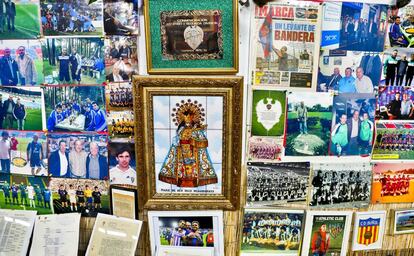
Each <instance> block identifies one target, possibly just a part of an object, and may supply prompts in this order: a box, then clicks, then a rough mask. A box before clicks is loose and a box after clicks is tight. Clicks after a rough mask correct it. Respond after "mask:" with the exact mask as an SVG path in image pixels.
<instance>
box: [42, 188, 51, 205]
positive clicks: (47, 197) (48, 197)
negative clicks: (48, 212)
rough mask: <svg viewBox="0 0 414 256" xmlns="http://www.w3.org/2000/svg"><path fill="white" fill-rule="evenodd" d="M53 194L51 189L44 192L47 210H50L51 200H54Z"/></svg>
mask: <svg viewBox="0 0 414 256" xmlns="http://www.w3.org/2000/svg"><path fill="white" fill-rule="evenodd" d="M51 194H52V193H51V192H50V189H49V188H45V190H43V202H44V207H45V208H50V199H51V198H52V197H51Z"/></svg>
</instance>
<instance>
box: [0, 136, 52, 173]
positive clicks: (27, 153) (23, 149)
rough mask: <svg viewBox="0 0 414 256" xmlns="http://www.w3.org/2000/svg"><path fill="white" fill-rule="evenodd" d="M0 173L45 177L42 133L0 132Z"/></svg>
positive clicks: (43, 137) (45, 158) (45, 166)
mask: <svg viewBox="0 0 414 256" xmlns="http://www.w3.org/2000/svg"><path fill="white" fill-rule="evenodd" d="M0 135H1V138H0V163H1V170H0V173H13V174H25V175H40V176H47V175H48V172H47V153H46V149H47V148H46V135H45V134H44V133H43V132H32V131H30V132H23V131H15V130H0Z"/></svg>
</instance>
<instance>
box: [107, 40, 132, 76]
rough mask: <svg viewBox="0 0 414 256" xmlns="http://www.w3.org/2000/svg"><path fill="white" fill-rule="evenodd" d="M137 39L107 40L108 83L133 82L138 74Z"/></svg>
mask: <svg viewBox="0 0 414 256" xmlns="http://www.w3.org/2000/svg"><path fill="white" fill-rule="evenodd" d="M137 46H138V45H137V37H133V36H110V37H107V38H105V73H106V80H107V81H108V82H124V81H131V79H132V76H133V75H137V74H138V53H137V51H138V47H137Z"/></svg>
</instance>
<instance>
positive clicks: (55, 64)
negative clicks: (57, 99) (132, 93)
mask: <svg viewBox="0 0 414 256" xmlns="http://www.w3.org/2000/svg"><path fill="white" fill-rule="evenodd" d="M103 48H104V40H103V39H101V38H97V37H92V38H48V39H44V40H42V52H43V67H44V76H45V78H44V83H45V84H48V85H69V84H74V85H99V84H102V83H103V82H105V62H104V51H103Z"/></svg>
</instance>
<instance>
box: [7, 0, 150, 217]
mask: <svg viewBox="0 0 414 256" xmlns="http://www.w3.org/2000/svg"><path fill="white" fill-rule="evenodd" d="M0 4H1V5H4V6H3V7H4V10H6V11H5V12H4V13H3V11H1V13H0V40H1V41H0V45H1V50H0V70H1V71H0V80H1V85H2V86H1V88H0V136H1V139H0V162H1V169H0V209H15V210H36V211H37V212H38V214H50V213H76V212H77V213H81V214H82V216H85V217H96V216H97V214H98V213H107V214H109V213H110V212H111V207H110V193H111V190H112V189H111V187H119V189H123V187H125V190H128V189H131V188H136V168H135V166H136V163H135V149H134V144H133V142H134V139H133V135H134V116H133V113H132V111H131V109H132V105H133V98H132V85H131V81H132V76H133V75H137V74H138V43H137V37H138V35H139V11H140V8H141V5H142V2H141V1H117V0H115V1H111V0H108V1H106V0H105V1H102V0H98V1H88V0H80V1H60V0H57V1H55V0H52V1H49V0H40V1H39V0H29V1H23V0H13V1H4V2H3V1H2V2H1V3H0ZM0 7H1V6H0ZM3 7H1V8H0V9H1V10H3ZM112 210H113V209H112Z"/></svg>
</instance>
